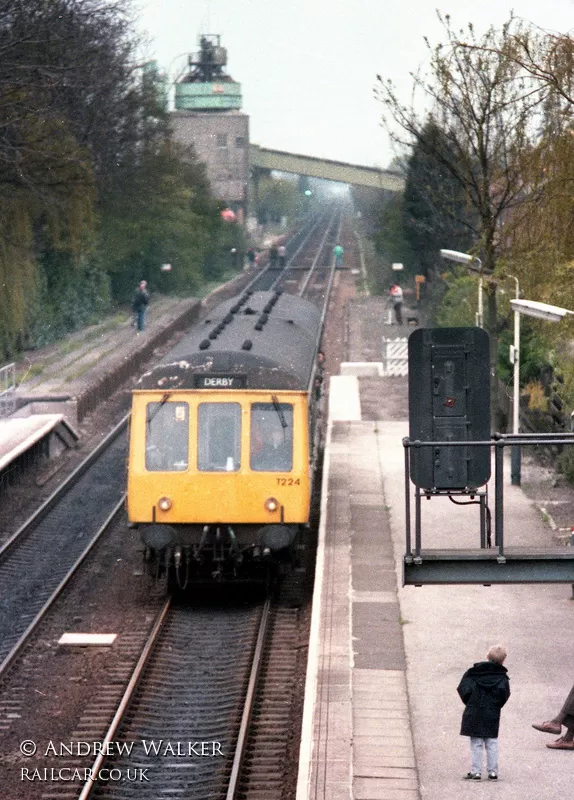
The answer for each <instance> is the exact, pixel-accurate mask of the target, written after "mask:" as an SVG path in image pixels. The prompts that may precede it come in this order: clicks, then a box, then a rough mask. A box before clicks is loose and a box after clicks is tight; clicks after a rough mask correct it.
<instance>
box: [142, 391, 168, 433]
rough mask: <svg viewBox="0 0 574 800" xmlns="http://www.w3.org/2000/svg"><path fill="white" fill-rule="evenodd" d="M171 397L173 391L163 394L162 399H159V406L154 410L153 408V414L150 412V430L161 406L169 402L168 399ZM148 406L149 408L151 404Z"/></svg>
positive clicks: (148, 423) (148, 421) (148, 418)
mask: <svg viewBox="0 0 574 800" xmlns="http://www.w3.org/2000/svg"><path fill="white" fill-rule="evenodd" d="M170 397H171V392H166V393H165V394H164V395H163V397H162V398H161V400H160V401H159V403H158V406H157V408H154V410H153V412H152V413H151V414H149V413H148V417H147V427H148V430H149V427H150V424H151V421H152V419H153V418H154V417H155V415H156V414H157V412H158V411H159V410H160V408H163V406H164V405H165V404H166V403H167V401H168V400H169V398H170ZM148 408H149V406H148Z"/></svg>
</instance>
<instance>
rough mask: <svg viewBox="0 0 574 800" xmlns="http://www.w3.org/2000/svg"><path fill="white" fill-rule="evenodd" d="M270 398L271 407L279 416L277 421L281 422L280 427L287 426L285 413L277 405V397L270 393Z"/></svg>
mask: <svg viewBox="0 0 574 800" xmlns="http://www.w3.org/2000/svg"><path fill="white" fill-rule="evenodd" d="M271 400H272V401H273V407H274V409H275V411H276V412H277V416H278V417H279V421H280V422H281V427H282V428H288V427H289V423H288V422H287V420H286V419H285V414H284V413H283V409H282V408H281V406H280V405H279V400H278V399H277V397H276V395H274V394H272V395H271Z"/></svg>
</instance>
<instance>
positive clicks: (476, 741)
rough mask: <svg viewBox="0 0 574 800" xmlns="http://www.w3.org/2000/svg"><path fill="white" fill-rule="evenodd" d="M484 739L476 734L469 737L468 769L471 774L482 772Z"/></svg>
mask: <svg viewBox="0 0 574 800" xmlns="http://www.w3.org/2000/svg"><path fill="white" fill-rule="evenodd" d="M483 743H484V739H480V738H478V737H477V736H471V737H470V758H471V767H470V771H471V773H472V774H473V775H480V774H481V772H482V747H483Z"/></svg>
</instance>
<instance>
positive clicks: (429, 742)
mask: <svg viewBox="0 0 574 800" xmlns="http://www.w3.org/2000/svg"><path fill="white" fill-rule="evenodd" d="M374 380H375V379H373V378H369V379H368V382H367V383H364V384H361V379H359V385H360V386H363V387H367V388H368V391H369V403H368V404H367V403H363V402H361V406H362V408H363V409H365V408H367V407H369V408H370V409H371V411H372V412H376V408H375V405H376V403H375V402H374V399H373V398H376V397H378V398H379V399H380V401H379V406H380V407H382V406H384V403H383V399H384V397H385V380H386V379H385V378H381V379H379V380H380V385H379V387H378V391H377V387H375V386H374V383H373V382H374ZM396 380H397V379H395V381H396ZM405 380H406V379H405ZM335 391H336V390H335ZM385 417H387V419H385ZM407 433H408V425H407V422H406V420H405V419H403V420H402V421H401V420H400V419H397V414H396V410H395V412H394V416H393V413H391V414H388V413H387V411H386V410H385V411H384V413H381V414H380V415H379V416H378V417H376V420H373V419H368V420H365V419H362V420H348V421H345V420H344V419H333V418H331V421H330V431H329V435H328V437H327V438H328V441H327V446H326V461H325V468H324V483H323V501H322V504H323V514H322V523H321V531H320V543H319V555H318V562H317V577H316V591H315V597H314V606H313V620H312V637H311V643H310V656H309V669H308V679H307V693H306V702H305V712H304V723H303V735H302V744H301V755H300V772H299V783H298V791H297V800H310V799H312V800H319V798H320V799H321V800H343V798H344V799H345V800H348V799H349V798H353V800H422V799H424V800H427V799H428V800H460V799H461V798H462V800H466V798H470V797H472V798H474V797H475V796H476V794H477V793H480V795H481V797H483V798H488V800H490V798H491V797H492V798H494V796H495V794H496V798H497V800H498V798H504V799H505V800H516V799H517V798H520V800H522V799H523V798H524V800H531V799H532V800H538V799H539V798H543V799H544V800H563V798H564V797H565V796H569V795H570V794H571V787H572V786H573V785H574V754H573V753H564V752H559V751H552V750H549V749H547V748H546V747H545V744H546V743H547V742H551V741H552V740H553V738H556V737H550V736H548V735H544V734H542V733H539V732H537V731H535V730H534V729H533V728H532V727H531V726H532V723H534V722H540V721H542V720H545V719H549V718H551V717H552V716H554V715H555V714H556V713H557V712H558V711H559V709H560V707H561V705H562V703H563V701H564V699H565V697H566V695H567V693H568V692H569V690H570V688H571V686H572V681H573V680H574V677H573V673H572V666H571V664H572V642H574V602H573V601H572V600H571V596H572V590H571V587H570V586H569V585H564V584H562V585H540V584H530V585H512V586H508V585H503V586H491V587H483V586H476V585H474V586H450V585H449V586H424V587H421V588H415V587H411V586H407V587H405V588H402V586H400V585H399V584H400V583H401V581H402V559H403V553H404V535H405V534H404V454H403V447H402V438H403V437H404V436H406V435H407ZM509 472H510V471H509V469H507V470H506V473H505V524H506V541H507V543H508V545H509V546H510V547H512V546H518V547H521V548H529V547H535V548H540V547H543V546H549V547H552V546H553V545H554V542H553V532H552V530H551V528H550V526H549V525H548V524H547V523H546V522H545V521H544V519H543V518H542V516H541V514H540V512H539V511H538V509H537V508H536V507H535V505H534V504H533V503H532V502H531V501H530V500H529V499H528V498H527V497H526V495H525V494H524V493H523V492H522V491H521V489H520V488H519V487H515V486H511V485H510V477H509ZM449 505H452V504H449V503H448V501H447V500H446V499H444V498H443V499H439V498H436V499H435V498H433V499H432V500H430V501H426V502H425V503H424V504H423V522H424V530H425V531H427V532H428V533H430V535H431V539H432V541H431V542H430V543H429V545H428V546H429V547H430V546H432V547H437V548H441V549H443V550H445V549H451V548H454V547H459V546H461V547H467V548H471V547H475V546H476V544H475V542H476V541H477V540H478V538H477V537H478V514H477V513H476V514H474V515H473V512H472V511H471V509H468V508H458V507H456V506H454V505H452V508H449V507H447V506H449ZM469 515H470V516H469ZM498 643H502V644H504V645H505V646H506V647H507V648H508V651H509V657H508V659H507V664H506V666H507V667H508V670H509V674H510V681H511V687H512V696H511V698H510V700H509V702H508V704H507V706H506V707H505V708H504V709H503V712H502V723H501V731H500V779H499V780H498V781H497V782H496V783H494V782H489V781H487V780H483V781H482V785H479V786H477V785H476V784H475V783H474V782H472V785H469V783H468V782H465V781H463V780H462V776H463V775H464V774H465V773H466V772H467V771H468V769H469V755H468V751H469V743H468V739H467V738H466V737H461V736H460V735H459V730H460V721H461V715H462V711H463V706H462V703H461V702H460V699H459V698H458V695H457V693H456V687H457V685H458V682H459V680H460V678H461V676H462V674H463V672H464V671H465V670H466V669H468V667H470V666H471V665H472V664H473V663H474V662H477V661H481V660H484V658H485V655H486V652H487V650H488V648H489V647H490V646H492V645H493V644H498ZM484 777H486V776H484Z"/></svg>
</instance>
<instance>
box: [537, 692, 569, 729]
mask: <svg viewBox="0 0 574 800" xmlns="http://www.w3.org/2000/svg"><path fill="white" fill-rule="evenodd" d="M573 706H574V686H573V687H572V688H571V689H570V693H569V694H568V697H567V698H566V700H565V701H564V705H563V706H562V708H561V709H560V711H559V712H558V714H556V716H555V717H553V718H552V719H550V720H548V721H547V722H537V723H536V724H534V725H533V726H532V727H533V728H536V730H537V731H542V732H543V733H554V734H556V733H561V732H562V725H566V727H570V726H569V724H568V722H565V720H566V718H567V717H568V709H569V708H572V707H573Z"/></svg>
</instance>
